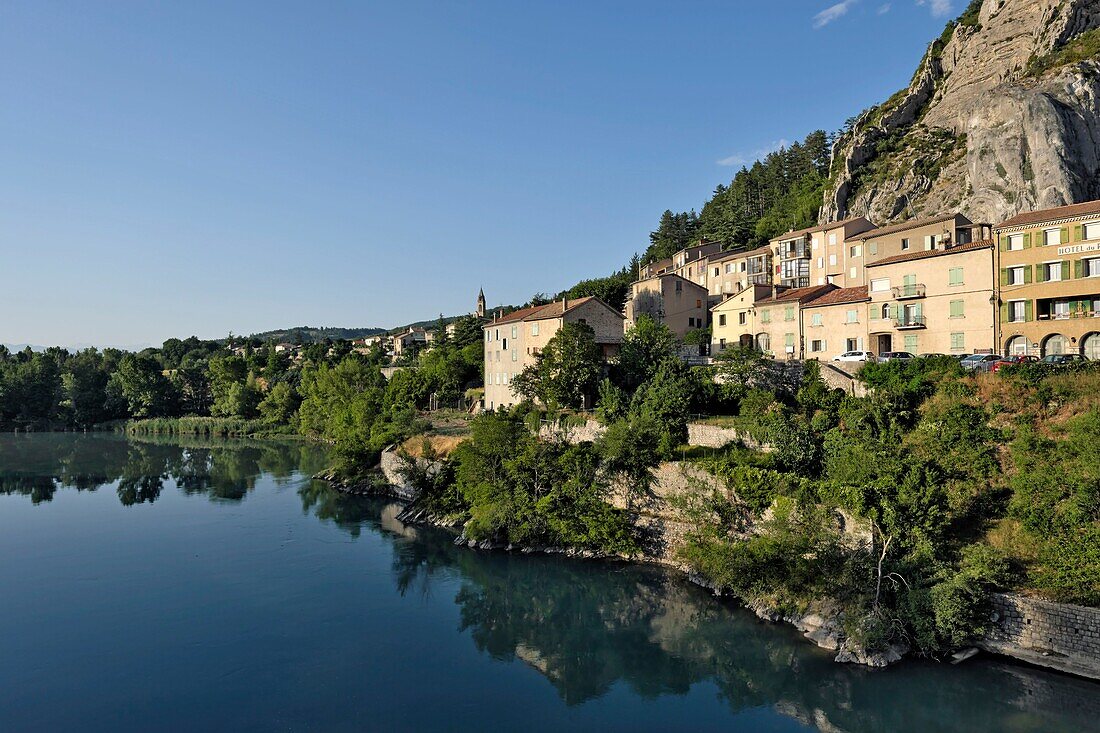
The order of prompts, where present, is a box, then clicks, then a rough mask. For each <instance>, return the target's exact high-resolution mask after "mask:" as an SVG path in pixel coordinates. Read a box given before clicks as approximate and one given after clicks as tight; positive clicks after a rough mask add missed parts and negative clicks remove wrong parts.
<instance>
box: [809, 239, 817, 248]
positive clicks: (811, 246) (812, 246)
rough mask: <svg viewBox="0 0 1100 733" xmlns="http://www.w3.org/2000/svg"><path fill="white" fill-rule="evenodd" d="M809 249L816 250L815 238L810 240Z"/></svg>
mask: <svg viewBox="0 0 1100 733" xmlns="http://www.w3.org/2000/svg"><path fill="white" fill-rule="evenodd" d="M810 249H817V237H813V238H812V239H810Z"/></svg>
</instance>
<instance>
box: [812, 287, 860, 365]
mask: <svg viewBox="0 0 1100 733" xmlns="http://www.w3.org/2000/svg"><path fill="white" fill-rule="evenodd" d="M869 301H870V296H869V295H868V293H867V286H865V285H863V286H858V287H854V288H837V289H836V290H831V291H829V292H827V293H825V294H824V295H821V296H819V297H817V298H815V299H813V300H811V301H808V302H806V303H803V304H802V307H801V309H800V310H801V314H802V321H803V323H802V331H803V333H804V334H805V339H806V349H805V356H806V358H807V359H819V360H822V361H827V360H830V359H832V358H833V357H834V356H836V355H837V354H842V353H844V352H845V351H865V350H866V349H867V322H868V310H867V303H868V302H869Z"/></svg>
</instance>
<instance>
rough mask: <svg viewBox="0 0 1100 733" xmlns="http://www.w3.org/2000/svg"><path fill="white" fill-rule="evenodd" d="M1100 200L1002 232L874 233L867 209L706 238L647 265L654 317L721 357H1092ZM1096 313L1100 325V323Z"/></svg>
mask: <svg viewBox="0 0 1100 733" xmlns="http://www.w3.org/2000/svg"><path fill="white" fill-rule="evenodd" d="M1095 277H1100V201H1093V202H1088V203H1083V204H1076V205H1072V206H1063V207H1059V208H1055V209H1047V210H1043V211H1035V212H1029V213H1026V214H1020V215H1018V216H1015V217H1013V218H1011V219H1009V220H1007V221H1005V222H1002V223H1001V224H999V225H997V226H992V225H990V224H984V223H975V222H972V221H971V220H970V219H968V218H967V217H966V216H964V215H963V214H960V213H954V214H947V215H944V216H939V217H932V218H927V219H920V220H914V221H908V222H903V223H901V224H896V225H892V226H888V227H875V226H874V224H872V222H870V221H869V220H867V219H866V218H864V217H857V218H852V219H846V220H844V221H840V222H835V223H832V224H826V225H823V226H817V227H809V228H807V229H802V230H799V231H792V232H787V233H786V234H783V235H781V236H779V237H776V238H775V239H772V240H771V241H770V242H769V243H768V245H766V246H763V247H760V248H758V249H754V250H749V251H739V252H728V251H723V250H722V247H721V245H720V244H719V243H717V242H700V243H698V244H696V245H693V246H691V247H687V248H685V249H683V250H681V251H680V252H677V253H676V254H675V255H674V256H673V257H672V258H670V259H668V260H663V261H659V262H653V263H650V264H648V265H646V266H644V267H643V268H641V270H640V272H639V278H638V280H637V281H636V282H635V283H634V284H633V286H632V291H631V294H630V297H629V298H628V301H627V304H626V308H625V316H626V327H627V328H629V326H630V324H631V323H633V322H634V320H635V319H636V318H637V317H639V316H640V315H642V314H648V315H650V316H652V317H654V318H657V319H658V320H661V321H662V322H664V323H665V324H666V325H668V326H669V328H671V329H672V330H673V332H674V333H676V334H677V335H678V336H680V337H681V338H683V337H684V336H686V335H687V334H688V333H689V332H690V331H692V330H695V329H701V328H706V327H707V326H710V327H711V352H712V353H717V352H720V351H722V350H723V349H726V348H730V347H732V346H735V345H740V346H754V347H756V348H759V349H760V350H762V351H764V352H766V353H769V354H771V355H774V356H776V357H779V358H784V357H785V358H792V359H802V358H826V357H831V356H833V355H836V354H839V353H842V352H844V351H855V350H860V351H863V350H866V351H873V352H875V353H882V352H885V351H909V352H912V353H944V354H964V353H993V352H997V353H1006V354H1035V355H1040V356H1042V355H1046V354H1059V353H1071V352H1072V353H1081V354H1083V355H1084V356H1086V357H1088V358H1100V319H1098V317H1100V281H1098V280H1093V279H1092V278H1095ZM1093 319H1097V320H1093Z"/></svg>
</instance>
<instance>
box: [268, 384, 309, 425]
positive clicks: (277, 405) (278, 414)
mask: <svg viewBox="0 0 1100 733" xmlns="http://www.w3.org/2000/svg"><path fill="white" fill-rule="evenodd" d="M300 403H301V398H299V396H298V393H297V392H296V391H295V390H294V388H293V387H291V386H290V385H289V384H287V383H286V382H279V383H278V384H276V385H275V386H273V387H272V388H271V389H270V390H268V393H267V395H266V396H265V397H264V399H263V400H262V401H261V402H260V404H259V406H258V410H259V413H260V417H262V418H263V419H264V421H265V422H268V423H271V424H272V425H290V424H291V423H292V422H293V421H294V417H295V415H297V413H298V405H299V404H300Z"/></svg>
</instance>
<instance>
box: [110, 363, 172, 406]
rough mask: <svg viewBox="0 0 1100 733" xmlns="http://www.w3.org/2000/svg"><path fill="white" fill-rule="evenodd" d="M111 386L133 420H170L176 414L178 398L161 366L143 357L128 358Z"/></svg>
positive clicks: (121, 364) (113, 377)
mask: <svg viewBox="0 0 1100 733" xmlns="http://www.w3.org/2000/svg"><path fill="white" fill-rule="evenodd" d="M110 384H111V385H113V386H114V388H115V389H116V390H117V393H118V394H119V395H120V396H121V397H122V399H123V400H125V403H126V407H127V410H128V412H129V414H130V415H131V416H133V417H142V418H144V417H167V416H171V415H172V414H173V412H174V410H175V395H174V394H173V391H172V385H171V383H170V382H169V381H168V378H167V377H166V376H164V373H163V372H162V371H161V366H160V362H158V361H157V360H156V359H155V358H153V357H152V356H148V355H143V354H127V355H126V356H124V357H122V360H121V361H120V362H119V364H118V370H117V371H116V372H115V373H114V374H112V375H111V378H110Z"/></svg>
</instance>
